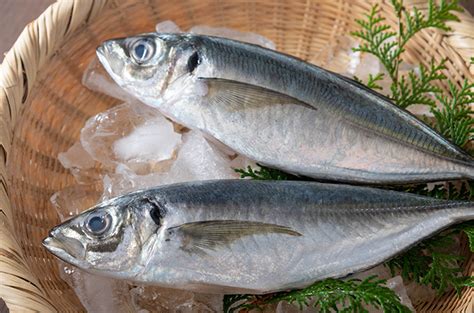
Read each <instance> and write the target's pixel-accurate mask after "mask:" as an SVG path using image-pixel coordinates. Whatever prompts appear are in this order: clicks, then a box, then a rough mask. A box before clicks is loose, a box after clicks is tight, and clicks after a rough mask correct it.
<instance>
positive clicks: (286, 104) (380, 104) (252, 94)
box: [97, 33, 474, 184]
mask: <svg viewBox="0 0 474 313" xmlns="http://www.w3.org/2000/svg"><path fill="white" fill-rule="evenodd" d="M97 53H98V57H99V59H100V61H101V62H102V64H103V65H104V67H105V68H106V69H107V71H108V73H109V74H110V75H111V76H112V78H113V79H114V80H115V81H116V82H117V83H118V84H119V85H120V86H122V87H123V88H124V89H126V90H127V91H128V92H129V93H131V94H133V95H135V96H136V97H138V98H139V99H140V100H142V101H143V102H144V103H147V104H149V105H151V106H155V107H157V108H159V109H160V110H161V111H162V112H163V113H164V114H165V115H167V116H169V117H170V118H172V119H174V120H176V121H177V122H179V123H182V124H184V125H186V126H188V127H190V128H193V129H198V130H201V131H203V132H204V133H205V134H207V135H208V136H209V137H212V138H215V139H217V140H218V141H220V142H222V143H224V144H225V145H227V146H228V147H230V148H232V149H233V150H235V151H236V152H238V153H240V154H242V155H245V156H247V157H249V158H251V159H253V160H255V161H257V162H259V163H261V164H263V165H267V166H269V167H274V168H279V169H282V170H284V171H287V172H290V173H294V174H299V175H304V176H309V177H313V178H319V179H328V180H338V181H345V182H363V183H382V184H387V183H404V182H418V181H436V180H447V179H460V178H474V162H473V159H472V158H471V157H470V156H469V155H468V154H466V153H465V152H464V151H462V150H461V149H460V148H459V147H457V146H455V145H453V144H452V143H450V142H449V141H448V140H446V139H445V138H443V137H442V136H441V135H439V134H438V133H436V132H435V131H434V130H433V129H431V128H430V127H428V126H427V125H425V124H424V123H422V122H421V121H419V120H418V119H416V118H415V117H414V116H412V115H411V114H410V113H408V112H406V111H404V110H402V109H400V108H398V107H397V106H395V105H394V104H392V103H391V102H390V101H389V100H388V99H387V98H385V97H384V96H382V95H380V94H378V93H376V92H374V91H372V90H370V89H368V88H366V87H365V86H363V85H361V84H359V83H357V82H355V81H353V80H351V79H348V78H345V77H343V76H341V75H338V74H335V73H332V72H329V71H326V70H324V69H322V68H320V67H317V66H314V65H312V64H309V63H306V62H304V61H302V60H300V59H297V58H294V57H291V56H289V55H285V54H282V53H278V52H275V51H272V50H268V49H265V48H262V47H259V46H255V45H251V44H246V43H241V42H237V41H232V40H229V39H224V38H217V37H207V36H200V35H191V34H159V33H149V34H144V35H140V36H136V37H130V38H125V39H115V40H109V41H106V42H105V43H103V44H102V45H101V46H100V47H99V48H98V50H97Z"/></svg>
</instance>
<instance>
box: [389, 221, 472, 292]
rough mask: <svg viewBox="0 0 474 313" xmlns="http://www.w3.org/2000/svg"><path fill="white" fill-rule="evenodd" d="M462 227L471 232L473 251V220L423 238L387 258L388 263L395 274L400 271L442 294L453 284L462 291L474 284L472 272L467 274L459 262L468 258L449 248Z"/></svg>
mask: <svg viewBox="0 0 474 313" xmlns="http://www.w3.org/2000/svg"><path fill="white" fill-rule="evenodd" d="M461 231H463V232H464V233H465V234H466V235H467V236H468V238H469V242H470V248H471V251H474V237H473V236H474V222H473V221H470V222H467V223H463V224H461V225H457V226H456V227H453V228H451V229H449V230H447V231H446V232H444V233H442V234H440V235H437V236H435V237H433V238H430V239H428V240H425V241H423V242H421V243H420V244H418V245H417V246H415V247H413V248H411V249H410V250H408V251H407V252H405V253H403V254H401V255H399V256H397V257H396V258H394V259H392V260H389V261H388V262H386V266H387V267H388V268H389V269H390V271H391V273H392V275H396V274H397V273H399V274H400V275H401V276H402V277H403V279H405V280H408V281H414V282H416V283H418V284H421V285H427V286H430V287H431V288H433V289H434V290H436V291H437V293H438V295H441V294H443V293H444V292H445V291H446V290H447V289H448V288H450V287H452V288H454V289H455V290H456V292H457V293H458V294H460V293H461V290H462V288H464V287H466V286H471V285H472V283H473V281H474V277H472V276H463V273H462V268H460V267H459V265H458V264H459V262H460V261H463V260H464V258H463V257H462V256H461V255H458V254H455V253H453V252H450V251H449V248H450V247H452V246H453V245H454V244H455V240H454V238H455V236H458V235H459V233H460V232H461Z"/></svg>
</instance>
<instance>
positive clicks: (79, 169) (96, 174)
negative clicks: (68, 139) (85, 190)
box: [58, 141, 101, 184]
mask: <svg viewBox="0 0 474 313" xmlns="http://www.w3.org/2000/svg"><path fill="white" fill-rule="evenodd" d="M58 160H59V162H60V163H61V164H62V166H64V168H66V169H68V170H69V172H71V174H72V175H73V176H74V178H75V179H76V181H77V182H78V183H80V184H91V183H94V181H96V180H99V179H100V178H101V170H100V166H98V165H97V164H96V162H95V160H94V159H92V157H91V156H90V155H89V153H87V151H86V150H85V149H84V147H83V146H82V144H81V142H80V141H78V142H76V143H74V145H72V146H71V147H70V148H69V149H68V150H67V151H66V152H61V153H59V154H58Z"/></svg>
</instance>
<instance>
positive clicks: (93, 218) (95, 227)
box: [85, 212, 112, 236]
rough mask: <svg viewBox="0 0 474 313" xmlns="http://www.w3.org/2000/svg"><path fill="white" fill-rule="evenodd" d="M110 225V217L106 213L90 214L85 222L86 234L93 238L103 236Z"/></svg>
mask: <svg viewBox="0 0 474 313" xmlns="http://www.w3.org/2000/svg"><path fill="white" fill-rule="evenodd" d="M111 225H112V217H111V216H110V215H109V214H108V213H104V212H100V213H92V214H90V215H89V216H88V217H87V219H86V220H85V228H86V230H87V232H88V233H89V234H91V235H93V236H100V235H103V234H105V233H106V232H107V231H108V230H109V229H110V226H111Z"/></svg>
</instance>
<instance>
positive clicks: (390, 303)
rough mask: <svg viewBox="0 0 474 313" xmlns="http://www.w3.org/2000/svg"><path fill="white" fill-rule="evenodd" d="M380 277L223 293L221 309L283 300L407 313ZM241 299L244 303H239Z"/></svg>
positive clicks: (330, 309)
mask: <svg viewBox="0 0 474 313" xmlns="http://www.w3.org/2000/svg"><path fill="white" fill-rule="evenodd" d="M385 283H386V281H385V280H383V279H378V278H377V277H376V276H370V277H368V278H366V279H364V280H358V279H351V280H339V279H332V278H329V279H325V280H323V281H319V282H316V283H314V284H312V285H311V286H309V287H306V288H304V289H301V290H294V291H288V292H280V293H275V294H270V295H254V296H249V295H244V296H237V297H236V296H225V297H224V303H227V306H226V309H227V310H224V312H239V310H242V309H247V310H251V309H255V308H261V307H263V306H264V305H268V304H271V303H278V302H280V301H285V302H288V303H290V304H294V305H297V306H298V307H299V308H300V309H303V308H304V307H307V306H312V307H315V308H316V309H317V310H318V312H322V313H327V312H367V309H366V306H371V307H373V308H376V309H381V310H383V311H384V312H400V313H408V312H411V311H410V309H408V308H407V307H406V306H404V305H403V304H401V302H400V298H398V296H397V295H396V294H395V292H394V291H393V290H391V289H390V288H387V287H386V286H385V285H384V284H385ZM242 300H244V302H242Z"/></svg>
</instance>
